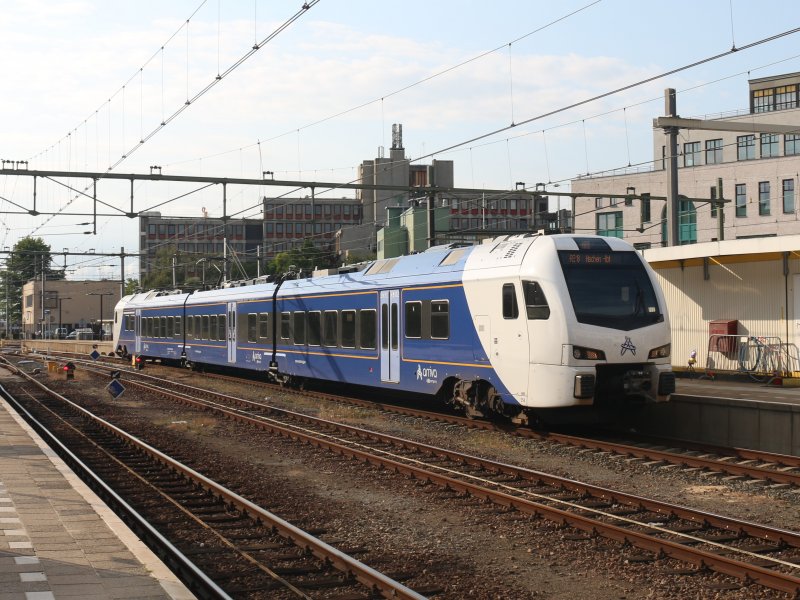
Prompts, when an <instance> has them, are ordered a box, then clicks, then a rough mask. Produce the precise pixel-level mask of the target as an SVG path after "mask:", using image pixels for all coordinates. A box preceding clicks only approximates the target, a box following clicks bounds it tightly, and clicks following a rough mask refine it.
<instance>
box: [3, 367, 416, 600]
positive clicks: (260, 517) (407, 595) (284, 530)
mask: <svg viewBox="0 0 800 600" xmlns="http://www.w3.org/2000/svg"><path fill="white" fill-rule="evenodd" d="M15 371H16V372H17V374H19V375H21V376H23V377H24V378H25V379H26V380H27V381H29V382H31V383H33V384H34V385H36V386H38V387H39V388H40V389H42V390H43V391H44V392H45V393H47V394H50V395H51V396H52V397H54V398H57V399H58V400H60V401H61V402H64V403H66V404H67V405H69V406H70V407H71V408H72V409H73V410H76V411H77V412H79V413H80V414H82V415H84V416H85V417H87V418H89V419H90V420H91V421H92V422H94V423H96V424H98V425H100V426H101V427H103V428H104V429H106V430H107V431H109V432H110V433H112V434H113V435H115V436H116V437H118V438H120V439H122V440H124V441H125V442H126V443H128V444H130V445H131V446H135V447H136V448H139V449H140V450H142V451H144V452H146V453H147V454H149V455H150V456H152V457H153V458H154V459H156V460H157V461H158V462H161V463H162V464H165V465H167V466H168V467H170V468H172V469H174V470H175V471H177V472H179V473H181V474H183V475H185V476H186V477H187V478H189V479H191V480H193V481H195V482H197V483H198V484H199V485H200V486H201V487H203V488H204V489H206V490H208V491H209V492H211V493H213V494H215V495H216V496H218V497H220V498H222V499H224V500H225V501H226V502H227V503H229V504H231V505H232V506H235V507H236V508H238V509H239V510H241V511H242V512H244V513H246V514H247V515H249V516H250V517H251V518H253V519H255V520H257V521H260V522H262V523H265V524H267V525H268V526H269V527H271V528H273V529H274V530H275V531H276V532H278V533H279V534H280V535H281V536H283V537H285V538H287V539H291V540H292V541H293V542H294V543H295V544H297V545H298V546H299V547H300V548H302V549H303V550H305V551H307V552H310V553H312V554H313V555H314V556H316V557H317V558H319V559H320V560H323V561H327V562H329V563H330V564H331V565H333V566H334V567H335V568H336V569H338V570H339V571H342V572H344V573H346V574H347V575H349V576H352V577H353V578H354V579H356V580H357V581H359V582H360V583H362V584H363V585H366V586H367V587H369V588H371V589H373V590H377V591H379V592H380V593H381V594H382V595H383V596H384V597H385V598H392V599H402V600H425V597H424V596H422V595H420V594H418V593H417V592H415V591H414V590H412V589H410V588H408V587H406V586H404V585H403V584H401V583H399V582H397V581H395V580H393V579H391V578H390V577H387V576H386V575H384V574H383V573H380V572H379V571H376V570H375V569H373V568H371V567H369V566H367V565H365V564H363V563H362V562H360V561H358V560H357V559H355V558H353V557H351V556H349V555H347V554H345V553H344V552H341V551H340V550H338V549H336V548H334V547H333V546H330V545H329V544H326V543H325V542H323V541H322V540H319V539H317V538H315V537H314V536H312V535H310V534H308V533H306V532H305V531H303V530H302V529H299V528H298V527H295V526H294V525H292V524H291V523H289V522H288V521H285V520H283V519H281V518H280V517H278V516H277V515H275V514H273V513H271V512H269V511H267V510H265V509H263V508H261V507H260V506H258V505H256V504H254V503H253V502H250V501H249V500H247V499H246V498H243V497H241V496H239V495H238V494H236V493H235V492H233V491H231V490H228V489H227V488H225V487H223V486H221V485H219V484H218V483H216V482H214V481H212V480H211V479H209V478H207V477H205V476H204V475H203V474H201V473H199V472H197V471H195V470H194V469H192V468H191V467H189V466H187V465H184V464H182V463H180V462H178V461H177V460H175V459H173V458H172V457H170V456H167V455H166V454H164V453H163V452H161V451H159V450H158V449H157V448H155V447H153V446H151V445H150V444H147V443H146V442H144V441H142V440H140V439H138V438H136V437H134V436H131V435H130V434H128V433H127V432H125V431H123V430H122V429H120V428H119V427H117V426H116V425H114V424H112V423H110V422H108V421H106V420H105V419H102V418H101V417H98V416H97V415H95V414H94V413H92V412H91V411H88V410H86V409H85V408H83V407H81V406H79V405H77V404H75V403H74V402H72V401H71V400H69V399H68V398H66V397H64V396H62V395H61V394H59V393H58V392H56V391H54V390H51V389H50V388H48V387H47V386H45V385H44V384H42V383H41V382H39V381H37V380H36V379H34V378H33V377H31V376H30V375H28V374H27V373H25V372H24V371H21V370H19V369H15ZM131 383H135V382H131Z"/></svg>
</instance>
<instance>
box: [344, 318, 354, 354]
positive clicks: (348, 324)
mask: <svg viewBox="0 0 800 600" xmlns="http://www.w3.org/2000/svg"><path fill="white" fill-rule="evenodd" d="M355 347H356V311H354V310H343V311H342V348H355Z"/></svg>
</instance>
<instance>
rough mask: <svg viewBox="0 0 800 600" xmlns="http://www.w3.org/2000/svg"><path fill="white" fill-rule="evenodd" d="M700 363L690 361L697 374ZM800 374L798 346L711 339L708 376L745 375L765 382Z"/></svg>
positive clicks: (746, 338)
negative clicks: (795, 373)
mask: <svg viewBox="0 0 800 600" xmlns="http://www.w3.org/2000/svg"><path fill="white" fill-rule="evenodd" d="M695 362H696V359H695V357H694V356H691V357H690V358H689V369H690V370H694V367H695ZM798 370H800V360H799V357H798V350H797V346H795V345H794V344H787V343H784V342H783V341H781V338H779V337H776V336H755V335H721V334H713V335H711V336H709V338H708V349H707V354H706V364H705V375H706V376H710V377H713V375H714V374H716V373H742V374H745V375H748V376H749V377H750V378H751V379H753V380H754V381H758V382H762V381H767V380H769V379H772V378H775V377H788V376H790V375H791V374H792V373H793V372H797V371H798Z"/></svg>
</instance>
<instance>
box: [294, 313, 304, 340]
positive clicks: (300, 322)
mask: <svg viewBox="0 0 800 600" xmlns="http://www.w3.org/2000/svg"><path fill="white" fill-rule="evenodd" d="M294 343H295V344H300V345H302V344H305V343H306V313H305V312H303V311H297V312H296V313H294Z"/></svg>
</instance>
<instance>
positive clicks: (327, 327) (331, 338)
mask: <svg viewBox="0 0 800 600" xmlns="http://www.w3.org/2000/svg"><path fill="white" fill-rule="evenodd" d="M338 324H339V313H338V312H337V311H335V310H326V311H325V317H324V319H323V321H322V345H323V346H338V345H339V333H338V331H337V329H338Z"/></svg>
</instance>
